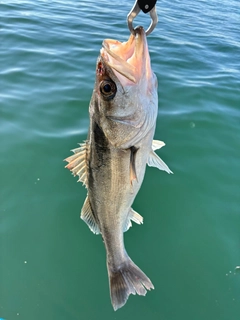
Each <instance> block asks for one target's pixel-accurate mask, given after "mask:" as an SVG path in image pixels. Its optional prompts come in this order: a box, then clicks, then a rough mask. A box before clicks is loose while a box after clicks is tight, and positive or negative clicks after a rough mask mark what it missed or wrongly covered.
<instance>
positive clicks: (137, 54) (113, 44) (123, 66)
mask: <svg viewBox="0 0 240 320" xmlns="http://www.w3.org/2000/svg"><path fill="white" fill-rule="evenodd" d="M135 32H136V35H135V36H134V35H132V34H131V35H130V37H129V39H128V41H127V42H120V41H117V40H111V39H106V40H104V41H103V48H102V49H101V56H102V58H103V59H104V62H105V63H106V64H107V65H108V66H109V67H110V68H111V69H112V70H113V71H114V73H115V75H116V76H117V77H118V79H119V80H120V81H121V82H125V84H127V83H126V80H129V81H130V82H132V83H137V82H138V80H139V79H140V77H141V75H142V74H143V73H144V66H147V64H148V61H149V62H150V59H149V54H148V46H147V40H146V34H145V31H144V29H143V28H142V27H137V28H136V29H135ZM120 75H122V76H123V77H124V78H125V80H123V79H122V77H121V76H120ZM127 82H128V81H127Z"/></svg>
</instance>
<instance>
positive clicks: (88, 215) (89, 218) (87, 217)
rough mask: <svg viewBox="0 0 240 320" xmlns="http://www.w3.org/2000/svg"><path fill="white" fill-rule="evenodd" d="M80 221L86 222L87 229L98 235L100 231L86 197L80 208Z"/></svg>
mask: <svg viewBox="0 0 240 320" xmlns="http://www.w3.org/2000/svg"><path fill="white" fill-rule="evenodd" d="M81 219H82V220H83V221H84V222H86V224H87V225H88V227H89V229H90V230H91V231H92V232H93V233H95V234H99V233H100V230H99V227H98V224H97V221H96V218H95V216H94V214H93V211H92V207H91V204H90V202H89V199H88V196H87V198H86V200H85V202H84V205H83V207H82V211H81Z"/></svg>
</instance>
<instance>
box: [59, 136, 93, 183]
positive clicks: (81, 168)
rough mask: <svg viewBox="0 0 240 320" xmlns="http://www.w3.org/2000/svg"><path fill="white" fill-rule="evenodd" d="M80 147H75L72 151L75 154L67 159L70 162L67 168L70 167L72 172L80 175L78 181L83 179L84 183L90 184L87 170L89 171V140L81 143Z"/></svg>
mask: <svg viewBox="0 0 240 320" xmlns="http://www.w3.org/2000/svg"><path fill="white" fill-rule="evenodd" d="M79 145H80V147H79V148H76V149H73V150H71V151H73V152H74V154H73V155H72V156H70V157H68V158H66V159H65V161H67V162H68V164H67V165H66V166H65V168H67V169H69V170H70V171H71V172H72V174H73V175H74V177H75V176H77V175H78V176H79V179H78V181H81V182H82V183H83V185H86V186H87V185H88V183H87V182H88V181H87V172H88V165H87V152H88V142H87V141H86V142H85V143H81V144H79Z"/></svg>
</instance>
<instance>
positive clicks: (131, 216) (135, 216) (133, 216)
mask: <svg viewBox="0 0 240 320" xmlns="http://www.w3.org/2000/svg"><path fill="white" fill-rule="evenodd" d="M131 221H134V222H135V223H137V224H142V223H143V217H142V216H141V215H140V214H139V213H137V212H136V211H135V210H133V209H132V208H131V209H130V210H129V213H128V216H127V218H126V221H125V225H124V228H123V232H126V231H127V230H128V229H129V228H130V227H131V226H132V222H131Z"/></svg>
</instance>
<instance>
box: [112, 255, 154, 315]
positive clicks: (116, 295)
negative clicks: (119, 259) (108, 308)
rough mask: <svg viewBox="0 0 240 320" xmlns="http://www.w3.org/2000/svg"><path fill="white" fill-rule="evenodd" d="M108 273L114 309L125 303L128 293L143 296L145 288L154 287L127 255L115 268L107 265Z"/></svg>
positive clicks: (145, 291)
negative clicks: (119, 265)
mask: <svg viewBox="0 0 240 320" xmlns="http://www.w3.org/2000/svg"><path fill="white" fill-rule="evenodd" d="M108 275H109V284H110V294H111V301H112V305H113V309H114V310H115V311H116V310H117V309H119V308H121V307H122V306H124V305H125V303H126V302H127V299H128V297H129V295H130V294H134V295H135V294H136V293H137V294H139V295H140V296H145V295H146V293H147V290H150V289H154V286H153V284H152V282H151V280H150V279H149V278H148V277H147V276H146V275H145V273H144V272H142V270H141V269H140V268H138V266H137V265H136V264H135V263H134V262H133V261H132V260H131V259H130V258H129V257H128V258H127V259H126V261H125V263H123V264H122V265H121V267H120V268H118V269H117V270H116V269H115V270H114V268H111V267H110V266H108Z"/></svg>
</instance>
